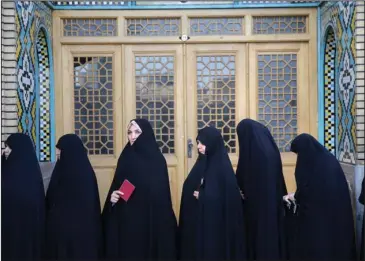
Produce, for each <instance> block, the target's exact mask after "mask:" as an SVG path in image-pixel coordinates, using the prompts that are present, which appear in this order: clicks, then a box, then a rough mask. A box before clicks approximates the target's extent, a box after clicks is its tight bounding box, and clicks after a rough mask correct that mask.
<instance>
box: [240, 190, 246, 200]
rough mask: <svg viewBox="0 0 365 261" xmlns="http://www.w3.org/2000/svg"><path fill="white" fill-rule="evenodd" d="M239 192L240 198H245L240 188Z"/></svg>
mask: <svg viewBox="0 0 365 261" xmlns="http://www.w3.org/2000/svg"><path fill="white" fill-rule="evenodd" d="M240 193H241V198H242V199H245V195H243V192H242V190H240Z"/></svg>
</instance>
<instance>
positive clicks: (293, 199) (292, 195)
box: [283, 193, 295, 204]
mask: <svg viewBox="0 0 365 261" xmlns="http://www.w3.org/2000/svg"><path fill="white" fill-rule="evenodd" d="M294 194H295V193H290V194H288V195H285V196H284V197H283V200H284V201H285V202H286V203H288V204H290V201H289V200H292V201H295V198H294Z"/></svg>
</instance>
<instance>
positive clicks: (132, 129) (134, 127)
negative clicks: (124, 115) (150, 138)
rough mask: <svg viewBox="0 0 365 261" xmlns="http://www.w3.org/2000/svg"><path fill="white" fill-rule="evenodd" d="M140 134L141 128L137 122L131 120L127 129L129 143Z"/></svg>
mask: <svg viewBox="0 0 365 261" xmlns="http://www.w3.org/2000/svg"><path fill="white" fill-rule="evenodd" d="M141 134H142V130H141V128H140V127H139V126H138V124H137V123H136V122H134V121H132V122H131V124H130V126H129V129H128V140H129V143H130V144H131V145H133V143H134V142H135V141H136V140H137V138H138V137H139V135H141Z"/></svg>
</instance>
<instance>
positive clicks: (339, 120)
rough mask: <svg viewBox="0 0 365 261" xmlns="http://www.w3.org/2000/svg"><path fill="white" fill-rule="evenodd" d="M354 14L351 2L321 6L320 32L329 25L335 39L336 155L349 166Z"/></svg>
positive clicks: (351, 154) (353, 157)
mask: <svg viewBox="0 0 365 261" xmlns="http://www.w3.org/2000/svg"><path fill="white" fill-rule="evenodd" d="M354 14H355V2H352V1H348V2H347V1H346V2H345V1H341V2H340V1H339V2H327V3H326V4H324V5H323V6H322V7H321V20H322V24H321V32H322V34H323V33H325V32H326V29H327V28H328V26H332V28H333V29H334V33H335V36H336V39H337V45H336V64H335V79H336V82H335V90H336V103H337V106H336V109H337V111H336V118H335V124H336V132H337V133H336V136H337V139H336V155H337V157H338V159H339V160H340V161H341V162H344V163H349V164H355V163H356V136H355V135H356V124H355V110H354V108H355V107H356V104H355V44H354V42H355V36H354V31H355V15H354ZM321 38H322V39H324V38H325V36H324V35H322V36H321ZM326 110H328V108H327V107H326V108H325V111H326Z"/></svg>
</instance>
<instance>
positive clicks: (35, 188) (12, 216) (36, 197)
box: [1, 133, 45, 261]
mask: <svg viewBox="0 0 365 261" xmlns="http://www.w3.org/2000/svg"><path fill="white" fill-rule="evenodd" d="M5 145H6V148H5V151H4V153H3V155H2V158H1V260H5V261H31V260H34V261H38V260H40V259H41V257H42V251H43V244H44V220H45V200H44V187H43V180H42V173H41V170H40V167H39V164H38V159H37V156H36V153H35V151H34V147H33V143H32V141H31V139H30V138H29V136H27V135H25V134H21V133H16V134H12V135H10V137H9V138H8V139H7V140H6V142H5Z"/></svg>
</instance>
